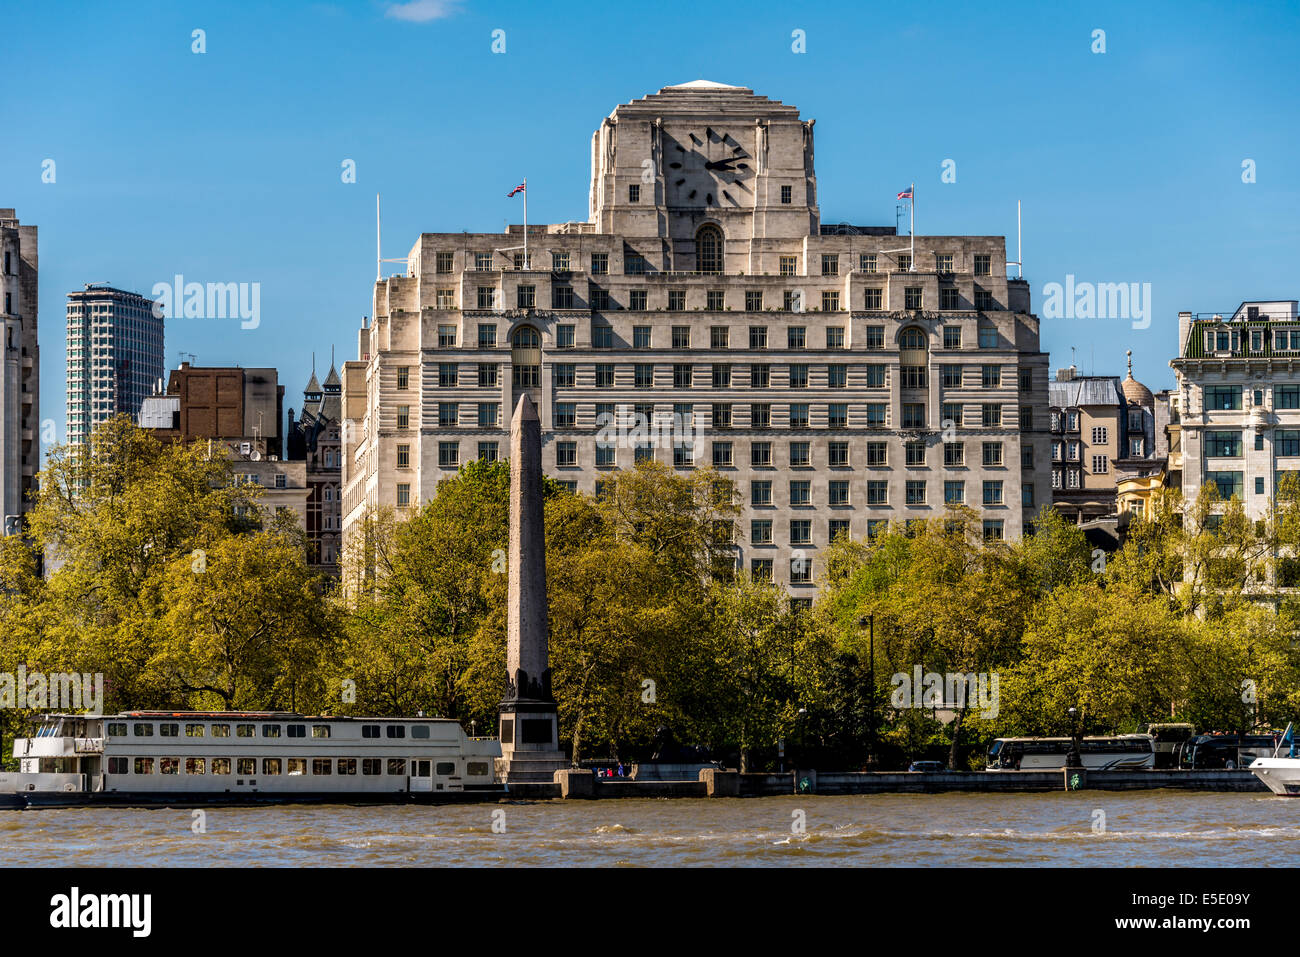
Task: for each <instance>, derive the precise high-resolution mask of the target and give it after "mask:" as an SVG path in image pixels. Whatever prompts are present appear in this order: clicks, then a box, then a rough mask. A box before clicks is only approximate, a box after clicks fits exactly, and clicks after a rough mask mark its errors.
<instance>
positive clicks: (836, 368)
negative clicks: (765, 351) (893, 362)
mask: <svg viewBox="0 0 1300 957" xmlns="http://www.w3.org/2000/svg"><path fill="white" fill-rule="evenodd" d="M477 365H478V368H477V377H476V381H475V384H476V385H477V386H478V387H479V388H496V387H498V386H499V385H500V382H501V380H500V365H499V364H498V363H494V362H480V363H478V364H477ZM523 368H527V369H529V370H530V372H529V375H535V374H536V373H537V371H538V369H537V367H536V366H535V365H531V366H514V369H515V372H516V374H517V375H518V373H519V372H520V370H521V369H523ZM551 368H552V374H553V377H554V384H555V387H556V388H560V389H571V388H574V387H575V386H576V384H577V373H578V367H577V364H576V363H571V362H569V363H564V362H561V363H556V364H554V365H553V366H552V367H551ZM593 368H594V372H595V377H596V386H597V387H598V388H610V387H613V386H614V385H615V383H616V381H617V379H616V377H617V370H618V368H619V367H618V366H616V365H615V364H613V363H596V364H595V366H594V367H593ZM623 368H624V370H626V366H625V367H623ZM664 368H665V367H664V366H659V365H656V364H654V363H652V362H644V363H634V364H633V365H632V385H633V386H634V387H636V388H638V389H652V388H654V387H655V386H656V384H658V385H664V386H666V385H667V381H666V376H661V377H660V378H661V379H663V381H661V382H658V383H656V372H658V371H661V370H663V369H664ZM671 368H672V374H673V387H674V388H685V389H689V388H692V387H693V386H694V384H695V370H696V366H695V365H694V364H693V363H673V364H672V366H671ZM778 368H780V367H778ZM889 368H890V367H889V366H888V365H885V364H883V363H872V364H867V365H849V364H848V363H838V362H836V363H830V364H828V365H826V366H824V367H821V366H819V367H818V371H823V370H824V371H825V375H826V380H825V388H828V389H845V388H848V385H849V373H850V371H852V373H853V375H854V377H855V378H861V379H862V380H863V381H861V382H859V383H857V384H858V385H859V387H863V388H868V389H885V388H888V387H889ZM707 369H708V372H709V383H710V385H711V386H712V387H713V388H715V389H729V388H736V387H740V386H746V385H747V386H748V387H749V388H751V389H768V388H771V387H772V365H771V364H770V363H749V364H748V365H733V364H731V363H727V362H714V363H710V364H709V365H708V366H707ZM967 369H978V372H979V380H978V385H979V387H980V388H984V389H1000V388H1004V387H1009V386H1010V383H1007V382H1006V379H1007V377H1006V376H1004V374H1003V373H1004V371H1005V370H1004V368H1003V366H1000V365H983V366H978V367H975V366H962V365H948V364H944V365H940V366H939V367H938V373H939V384H940V385H941V386H943V388H945V389H962V388H974V387H975V384H976V383H975V382H974V381H971V382H967V378H968V376H967V375H966V370H967ZM740 370H745V371H746V372H747V373H748V374H747V376H742V375H734V374H733V373H736V372H739V371H740ZM784 370H785V373H786V376H785V381H784V383H781V382H780V380H778V384H783V385H784V386H786V387H788V388H791V389H807V388H809V387H810V384H811V383H813V379H812V378H811V375H810V373H811V370H812V366H811V365H809V364H808V363H806V362H796V363H791V364H789V365H787V366H785V367H784ZM898 378H899V386H900V387H901V388H904V389H925V388H928V381H929V368H928V367H927V366H924V365H900V366H899V367H898ZM408 381H409V380H408ZM461 382H462V377H461V368H460V364H459V363H455V362H440V363H438V388H440V389H456V388H460V387H461ZM516 384H518V383H516ZM624 384H625V385H626V384H627V383H626V382H625V383H624ZM466 385H468V383H466ZM1016 385H1017V386H1018V387H1019V389H1020V390H1021V391H1025V392H1028V391H1030V390H1032V389H1033V370H1032V369H1021V370H1020V372H1019V378H1018V380H1017V382H1016ZM820 386H821V383H820V382H818V383H817V384H816V386H815V387H820ZM397 410H398V412H397V414H398V417H399V419H400V418H401V417H402V416H403V415H404V414H406V413H409V412H410V406H408V405H399V406H398V407H397ZM398 427H399V428H406V426H398ZM1093 441H1097V440H1096V439H1094V440H1093ZM1102 441H1105V440H1104V439H1103V440H1102Z"/></svg>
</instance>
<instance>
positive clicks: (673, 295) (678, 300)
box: [668, 289, 686, 312]
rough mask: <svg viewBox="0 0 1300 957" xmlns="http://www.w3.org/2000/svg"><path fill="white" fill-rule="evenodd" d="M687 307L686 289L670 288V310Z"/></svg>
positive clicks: (674, 310)
mask: <svg viewBox="0 0 1300 957" xmlns="http://www.w3.org/2000/svg"><path fill="white" fill-rule="evenodd" d="M685 308H686V291H685V290H684V289H669V290H668V309H669V311H670V312H681V311H682V310H684V309H685Z"/></svg>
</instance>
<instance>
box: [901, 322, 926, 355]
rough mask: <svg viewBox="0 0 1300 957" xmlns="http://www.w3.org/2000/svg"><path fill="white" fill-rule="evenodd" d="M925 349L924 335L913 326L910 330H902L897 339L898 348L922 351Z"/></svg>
mask: <svg viewBox="0 0 1300 957" xmlns="http://www.w3.org/2000/svg"><path fill="white" fill-rule="evenodd" d="M925 347H926V339H925V333H924V332H922V331H921V330H920V329H917V328H916V327H915V326H913V327H912V328H911V329H904V330H903V334H902V335H901V336H899V337H898V348H900V349H908V350H913V351H916V350H923V349H925Z"/></svg>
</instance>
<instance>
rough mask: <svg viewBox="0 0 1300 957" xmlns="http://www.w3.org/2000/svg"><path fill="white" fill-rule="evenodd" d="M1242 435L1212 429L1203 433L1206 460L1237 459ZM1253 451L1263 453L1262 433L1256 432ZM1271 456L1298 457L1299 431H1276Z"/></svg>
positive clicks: (1241, 444) (1299, 447) (1263, 438)
mask: <svg viewBox="0 0 1300 957" xmlns="http://www.w3.org/2000/svg"><path fill="white" fill-rule="evenodd" d="M1241 436H1242V433H1241V432H1240V431H1238V430H1233V429H1214V430H1210V431H1207V432H1206V433H1205V455H1206V457H1207V458H1237V457H1239V456H1241V455H1242V449H1243V448H1244V446H1243V443H1242V438H1241ZM1254 447H1255V451H1257V452H1259V451H1263V449H1264V448H1265V437H1264V433H1263V432H1256V433H1255V439H1254ZM1273 454H1274V455H1276V456H1277V457H1279V458H1289V457H1292V456H1300V429H1278V430H1277V431H1276V432H1274V433H1273Z"/></svg>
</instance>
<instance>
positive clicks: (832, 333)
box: [826, 293, 844, 349]
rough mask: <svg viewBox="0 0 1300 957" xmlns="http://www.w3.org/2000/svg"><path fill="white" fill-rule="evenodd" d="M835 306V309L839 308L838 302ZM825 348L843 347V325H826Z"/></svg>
mask: <svg viewBox="0 0 1300 957" xmlns="http://www.w3.org/2000/svg"><path fill="white" fill-rule="evenodd" d="M836 295H838V293H836ZM836 308H837V309H838V308H839V304H838V302H837V303H836ZM826 348H827V349H843V348H844V327H843V326H827V327H826Z"/></svg>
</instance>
